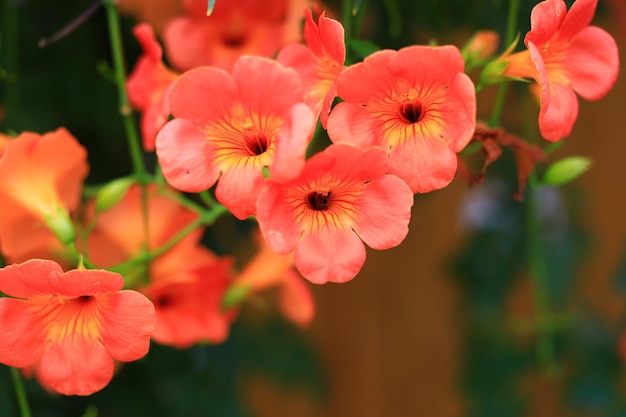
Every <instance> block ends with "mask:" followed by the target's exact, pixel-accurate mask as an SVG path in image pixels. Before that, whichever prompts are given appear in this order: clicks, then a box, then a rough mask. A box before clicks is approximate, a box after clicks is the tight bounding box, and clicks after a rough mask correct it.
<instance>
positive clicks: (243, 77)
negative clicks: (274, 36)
mask: <svg viewBox="0 0 626 417" xmlns="http://www.w3.org/2000/svg"><path fill="white" fill-rule="evenodd" d="M233 78H234V79H235V82H236V83H237V85H238V86H239V90H240V91H241V92H242V94H243V95H244V96H245V103H246V107H247V108H248V109H250V110H252V111H253V112H254V113H253V114H265V115H267V114H277V115H280V116H282V115H284V114H285V113H286V112H287V111H288V110H289V109H290V108H291V106H293V105H294V104H295V103H297V102H299V101H302V100H303V99H304V87H303V86H302V81H301V80H300V76H299V75H298V73H297V72H296V71H295V70H294V69H292V68H287V67H284V66H283V65H282V64H280V63H279V62H277V61H275V60H272V59H269V58H262V57H259V56H242V57H241V58H240V59H239V60H237V62H236V63H235V66H234V67H233Z"/></svg>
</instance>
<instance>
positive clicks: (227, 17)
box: [163, 0, 310, 71]
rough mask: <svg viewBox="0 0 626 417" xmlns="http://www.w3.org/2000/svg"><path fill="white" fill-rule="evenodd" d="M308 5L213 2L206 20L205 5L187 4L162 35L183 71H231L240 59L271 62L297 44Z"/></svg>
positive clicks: (296, 0)
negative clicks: (268, 59) (258, 58)
mask: <svg viewBox="0 0 626 417" xmlns="http://www.w3.org/2000/svg"><path fill="white" fill-rule="evenodd" d="M309 3H310V1H309V0H268V1H263V2H260V1H257V0H229V1H221V2H217V3H216V5H215V9H214V10H213V13H212V14H211V17H210V18H207V16H206V10H207V2H206V0H185V1H184V3H183V4H184V6H185V10H186V11H187V13H186V14H184V15H181V16H178V17H176V18H174V19H172V20H171V22H170V23H169V24H168V25H167V26H166V28H165V31H164V33H163V39H164V43H165V51H166V55H167V57H168V59H169V61H170V62H171V63H172V65H173V66H174V67H175V68H177V69H179V70H181V71H186V70H189V69H192V68H195V67H199V66H203V65H212V66H217V67H220V68H223V69H225V70H230V69H231V68H232V66H233V64H234V63H235V62H236V61H237V59H238V58H239V57H241V56H243V55H258V56H264V57H272V56H273V55H275V54H276V53H277V52H278V50H279V49H280V48H281V47H283V46H285V45H288V44H289V43H292V42H297V41H299V40H300V20H301V18H302V11H303V10H304V9H305V8H306V7H307V5H308V4H309Z"/></svg>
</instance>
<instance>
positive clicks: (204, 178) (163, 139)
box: [156, 119, 219, 192]
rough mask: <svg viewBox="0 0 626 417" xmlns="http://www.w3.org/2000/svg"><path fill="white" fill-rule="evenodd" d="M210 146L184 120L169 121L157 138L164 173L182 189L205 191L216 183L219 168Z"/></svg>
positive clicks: (173, 183)
mask: <svg viewBox="0 0 626 417" xmlns="http://www.w3.org/2000/svg"><path fill="white" fill-rule="evenodd" d="M212 149H213V148H212V146H211V144H210V142H209V141H208V140H207V138H206V137H205V136H204V134H203V133H202V132H201V131H200V130H199V129H198V128H197V127H196V126H194V125H193V124H192V123H191V122H189V121H188V120H186V119H175V120H171V121H169V122H168V123H167V124H166V125H165V126H164V127H163V129H161V131H160V132H159V135H158V136H157V140H156V153H157V156H158V158H159V164H160V165H161V167H162V168H163V176H164V177H165V179H167V181H168V182H169V183H170V184H172V186H174V187H175V188H177V189H179V190H181V191H188V192H199V191H204V190H206V189H208V188H210V187H211V186H213V184H215V182H216V181H217V178H218V177H219V171H218V170H217V167H216V166H215V162H214V154H213V151H212Z"/></svg>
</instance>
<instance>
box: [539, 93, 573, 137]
mask: <svg viewBox="0 0 626 417" xmlns="http://www.w3.org/2000/svg"><path fill="white" fill-rule="evenodd" d="M548 88H549V94H550V101H549V105H547V106H545V105H544V103H543V100H542V105H541V111H540V112H539V130H540V132H541V135H542V136H543V137H544V138H545V139H547V140H549V141H552V142H556V141H557V140H559V139H561V138H564V137H565V136H567V135H569V134H570V133H571V131H572V128H573V127H574V122H575V121H576V117H578V98H577V97H576V94H575V93H574V90H572V89H571V88H570V87H569V86H566V85H563V84H557V83H550V84H549V86H548Z"/></svg>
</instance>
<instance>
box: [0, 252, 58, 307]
mask: <svg viewBox="0 0 626 417" xmlns="http://www.w3.org/2000/svg"><path fill="white" fill-rule="evenodd" d="M52 272H56V273H62V272H63V269H61V266H60V265H59V264H57V263H56V262H53V261H48V260H43V259H32V260H29V261H26V262H24V263H21V264H14V265H9V266H6V267H4V268H2V269H0V291H1V292H3V293H5V294H6V295H8V296H10V297H16V298H30V297H33V296H37V295H46V294H54V291H55V288H54V287H53V285H52V284H51V282H50V281H49V280H48V279H47V277H48V275H49V274H50V273H52Z"/></svg>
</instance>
